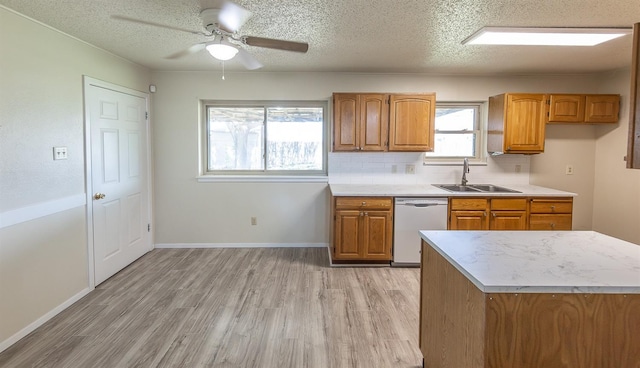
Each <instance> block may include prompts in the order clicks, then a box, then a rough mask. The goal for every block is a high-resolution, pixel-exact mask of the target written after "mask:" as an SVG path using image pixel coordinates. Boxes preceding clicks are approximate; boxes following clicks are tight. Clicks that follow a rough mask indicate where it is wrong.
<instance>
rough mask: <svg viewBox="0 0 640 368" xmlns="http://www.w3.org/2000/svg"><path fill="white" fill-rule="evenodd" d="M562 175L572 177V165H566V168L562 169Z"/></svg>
mask: <svg viewBox="0 0 640 368" xmlns="http://www.w3.org/2000/svg"><path fill="white" fill-rule="evenodd" d="M564 173H565V174H566V175H573V165H567V166H566V167H565V168H564Z"/></svg>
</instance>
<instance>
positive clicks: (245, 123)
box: [205, 102, 326, 175]
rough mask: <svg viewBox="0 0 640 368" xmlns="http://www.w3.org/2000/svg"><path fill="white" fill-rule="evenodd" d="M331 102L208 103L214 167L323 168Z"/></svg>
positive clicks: (315, 171)
mask: <svg viewBox="0 0 640 368" xmlns="http://www.w3.org/2000/svg"><path fill="white" fill-rule="evenodd" d="M325 108H326V106H325V104H324V103H323V102H319V103H303V104H297V103H289V104H286V103H284V104H283V103H279V105H278V106H275V105H273V106H271V105H269V104H264V105H262V106H256V105H249V104H246V105H240V106H236V105H234V106H230V105H208V106H206V115H207V124H206V125H207V129H206V132H205V134H206V136H207V168H206V171H207V172H209V173H221V174H224V173H231V174H240V173H248V174H258V173H260V174H262V173H265V174H287V175H290V174H291V175H301V174H302V175H304V174H322V173H324V172H325V171H326V170H325V157H326V152H325V148H324V147H325V146H326V145H325V143H324V142H325V134H324V131H325V123H324V116H325Z"/></svg>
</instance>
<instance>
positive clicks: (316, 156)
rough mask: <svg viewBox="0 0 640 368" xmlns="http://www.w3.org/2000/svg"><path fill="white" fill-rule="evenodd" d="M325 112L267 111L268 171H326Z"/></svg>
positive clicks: (306, 109) (301, 109)
mask: <svg viewBox="0 0 640 368" xmlns="http://www.w3.org/2000/svg"><path fill="white" fill-rule="evenodd" d="M322 126H323V109H322V108H321V107H271V108H268V109H267V170H322V156H323V150H322V147H323V143H322V139H323V134H322V133H323V129H322Z"/></svg>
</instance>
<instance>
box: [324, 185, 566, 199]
mask: <svg viewBox="0 0 640 368" xmlns="http://www.w3.org/2000/svg"><path fill="white" fill-rule="evenodd" d="M469 184H470V185H471V184H483V183H469ZM489 184H494V185H498V186H501V187H505V188H508V189H513V190H517V191H519V192H521V193H495V192H449V191H448V190H444V189H440V188H437V187H435V186H433V185H432V184H419V185H407V184H404V185H403V184H399V185H375V184H374V185H371V184H329V188H330V189H331V194H332V195H334V196H384V197H488V196H491V197H522V196H531V197H575V196H577V194H575V193H570V192H564V191H561V190H556V189H551V188H545V187H539V186H536V185H528V184H505V185H502V184H500V183H489Z"/></svg>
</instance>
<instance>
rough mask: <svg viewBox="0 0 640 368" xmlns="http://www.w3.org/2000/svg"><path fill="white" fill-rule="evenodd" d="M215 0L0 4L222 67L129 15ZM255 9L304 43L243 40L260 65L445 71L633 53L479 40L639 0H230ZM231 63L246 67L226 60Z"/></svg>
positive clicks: (158, 19) (620, 17)
mask: <svg viewBox="0 0 640 368" xmlns="http://www.w3.org/2000/svg"><path fill="white" fill-rule="evenodd" d="M216 1H219V0H0V4H2V5H4V6H6V7H7V8H9V9H13V10H15V11H17V12H19V13H22V14H24V15H26V16H28V17H31V18H33V19H36V20H38V21H40V22H42V23H44V24H47V25H49V26H51V27H53V28H56V29H58V30H61V31H63V32H65V33H67V34H70V35H72V36H75V37H77V38H79V39H81V40H84V41H86V42H88V43H90V44H93V45H95V46H98V47H100V48H103V49H105V50H108V51H110V52H112V53H114V54H116V55H119V56H122V57H124V58H126V59H129V60H131V61H134V62H136V63H138V64H141V65H144V66H147V67H149V68H151V69H155V70H220V69H221V64H220V62H218V61H216V60H214V59H213V58H211V57H210V56H209V55H208V54H207V53H206V51H202V52H199V53H197V54H193V55H189V56H186V57H184V58H182V59H179V60H170V59H166V56H168V55H171V54H174V53H176V52H178V51H181V50H184V49H186V48H188V47H189V46H191V45H193V44H195V43H199V42H203V41H207V40H208V39H207V38H206V37H205V36H198V35H193V34H189V33H185V32H179V31H175V30H169V29H163V28H157V27H152V26H148V25H142V24H134V23H129V22H125V21H122V20H117V19H113V18H111V16H112V15H121V16H127V17H131V18H136V19H142V20H146V21H150V22H155V23H161V24H166V25H170V26H173V27H178V28H185V29H192V30H195V31H201V30H202V25H201V22H200V19H199V13H200V10H201V9H203V8H208V7H215V5H216ZM236 3H238V4H239V5H241V6H243V7H245V8H246V9H248V10H250V11H251V12H252V13H253V16H252V17H251V19H249V20H248V21H247V22H246V23H245V25H244V26H243V27H242V28H241V29H240V32H239V33H240V34H243V35H251V36H261V37H269V38H277V39H289V40H294V41H305V42H308V43H309V51H308V52H307V53H306V54H298V53H292V52H286V51H277V50H268V49H262V48H257V47H250V46H247V47H246V48H247V50H248V51H249V52H250V53H251V54H253V55H254V56H255V58H257V59H258V60H260V61H261V62H262V63H263V64H264V65H265V67H264V68H263V69H262V70H263V71H337V72H399V73H409V72H411V73H415V72H419V73H445V74H497V73H501V74H520V73H583V72H595V71H604V70H611V69H615V68H620V67H624V66H628V65H629V64H630V62H631V36H625V37H623V38H621V39H618V40H614V41H611V42H608V43H605V44H602V45H599V46H595V47H540V46H479V45H473V46H472V45H466V46H465V45H462V44H461V42H462V40H464V39H465V38H467V37H468V36H469V35H471V34H472V33H474V32H475V31H477V30H478V29H480V28H481V27H483V26H519V27H527V26H535V27H539V26H549V27H631V26H632V25H633V23H636V22H640V1H638V0H333V1H330V0H267V1H259V0H237V1H236ZM225 67H226V68H227V69H228V70H243V69H242V67H241V66H240V65H239V64H238V63H237V62H234V61H233V60H232V61H230V62H227V63H226V65H225Z"/></svg>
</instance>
